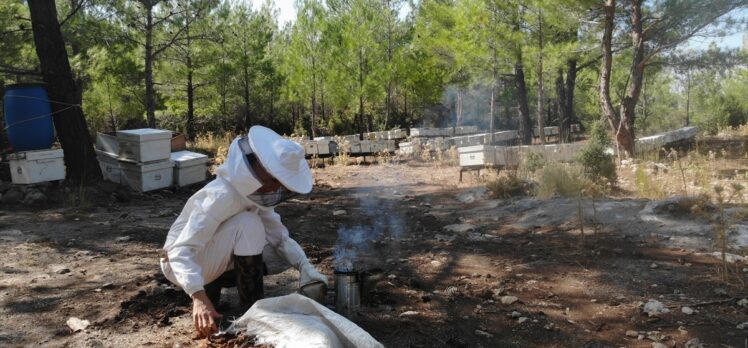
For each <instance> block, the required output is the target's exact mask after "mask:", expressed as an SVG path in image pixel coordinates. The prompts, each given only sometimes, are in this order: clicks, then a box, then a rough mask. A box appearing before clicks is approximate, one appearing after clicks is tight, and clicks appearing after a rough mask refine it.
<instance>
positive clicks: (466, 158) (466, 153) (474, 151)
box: [457, 145, 496, 167]
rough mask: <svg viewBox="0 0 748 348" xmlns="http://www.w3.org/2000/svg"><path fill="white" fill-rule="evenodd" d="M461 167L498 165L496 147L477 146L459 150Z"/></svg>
mask: <svg viewBox="0 0 748 348" xmlns="http://www.w3.org/2000/svg"><path fill="white" fill-rule="evenodd" d="M457 153H458V156H459V160H460V167H473V166H488V165H494V164H496V150H495V149H494V146H490V145H477V146H467V147H461V148H458V149H457Z"/></svg>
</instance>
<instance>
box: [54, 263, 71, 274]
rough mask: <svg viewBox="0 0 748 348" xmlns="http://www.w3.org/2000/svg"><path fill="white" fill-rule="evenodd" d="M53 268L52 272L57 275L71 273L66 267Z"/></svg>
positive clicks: (57, 266) (55, 266) (56, 266)
mask: <svg viewBox="0 0 748 348" xmlns="http://www.w3.org/2000/svg"><path fill="white" fill-rule="evenodd" d="M51 268H52V272H55V273H57V274H65V273H70V268H67V267H66V266H64V265H53V266H52V267H51Z"/></svg>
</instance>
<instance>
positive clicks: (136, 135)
mask: <svg viewBox="0 0 748 348" xmlns="http://www.w3.org/2000/svg"><path fill="white" fill-rule="evenodd" d="M117 138H120V139H124V140H129V141H139V142H142V141H150V140H164V139H171V131H168V130H163V129H153V128H141V129H128V130H121V131H117Z"/></svg>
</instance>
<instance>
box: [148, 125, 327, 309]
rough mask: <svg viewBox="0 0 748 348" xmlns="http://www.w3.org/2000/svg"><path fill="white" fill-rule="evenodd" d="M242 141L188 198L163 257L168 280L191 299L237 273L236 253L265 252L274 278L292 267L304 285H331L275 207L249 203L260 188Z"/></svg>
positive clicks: (172, 229)
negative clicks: (229, 273)
mask: <svg viewBox="0 0 748 348" xmlns="http://www.w3.org/2000/svg"><path fill="white" fill-rule="evenodd" d="M239 139H240V138H237V139H235V140H234V141H233V142H232V143H231V146H230V147H229V152H228V157H227V159H226V162H224V163H223V164H222V165H221V166H220V167H218V171H217V177H216V179H215V180H213V181H211V182H210V183H208V184H207V185H206V186H205V187H203V188H202V189H201V190H200V191H198V192H196V193H195V194H194V195H192V197H190V199H189V200H188V201H187V203H186V204H185V206H184V208H183V209H182V212H181V213H180V214H179V217H178V218H177V220H176V221H175V222H174V224H173V225H172V226H171V229H170V230H169V234H168V235H167V237H166V243H165V244H164V251H165V252H166V255H167V257H163V258H161V270H162V271H163V273H164V275H165V276H166V278H167V279H169V280H170V281H171V282H173V283H174V284H176V285H179V286H180V287H181V288H182V289H183V290H184V291H185V292H187V294H189V295H192V294H194V293H196V292H198V291H201V290H203V289H204V288H203V287H204V285H206V284H209V283H210V282H212V281H213V280H215V279H217V278H218V277H219V276H221V274H223V272H225V271H227V270H230V269H232V268H233V263H232V262H230V258H231V255H232V254H236V255H240V256H247V255H257V254H260V253H262V254H263V259H264V261H265V263H266V264H269V263H274V264H275V266H276V267H275V268H276V269H275V272H273V270H272V269H270V268H271V265H270V264H269V265H268V268H269V270H270V273H277V272H279V271H282V268H281V269H278V265H279V264H280V265H282V264H283V263H285V265H286V267H285V268H287V267H288V265H291V266H294V267H295V268H297V269H298V270H299V271H300V273H301V276H300V285H302V286H303V285H305V284H307V283H310V282H313V281H322V282H324V283H327V277H325V276H324V275H322V274H320V273H319V272H317V270H316V269H315V268H314V266H312V265H311V264H310V263H309V261H308V260H307V258H306V256H305V255H304V251H303V250H302V249H301V247H300V246H299V244H298V243H296V241H294V240H293V239H291V238H290V237H289V236H288V229H286V227H285V226H283V223H281V219H280V215H278V214H277V213H276V212H275V211H274V208H272V207H264V206H261V205H258V204H256V203H254V202H253V201H251V200H250V199H248V198H247V197H248V196H249V195H250V194H252V193H253V192H255V191H256V190H257V189H259V188H260V187H261V186H262V184H261V183H260V182H259V181H258V180H257V179H256V178H255V176H254V175H253V174H252V172H251V171H250V169H249V167H248V165H247V162H246V159H245V155H244V153H243V152H242V150H241V148H240V147H239V144H238V141H239ZM279 258H280V262H278V261H279ZM274 261H275V262H274Z"/></svg>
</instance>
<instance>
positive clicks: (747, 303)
mask: <svg viewBox="0 0 748 348" xmlns="http://www.w3.org/2000/svg"><path fill="white" fill-rule="evenodd" d="M738 306H740V307H748V299H745V298H744V299H742V300H740V301H738Z"/></svg>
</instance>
